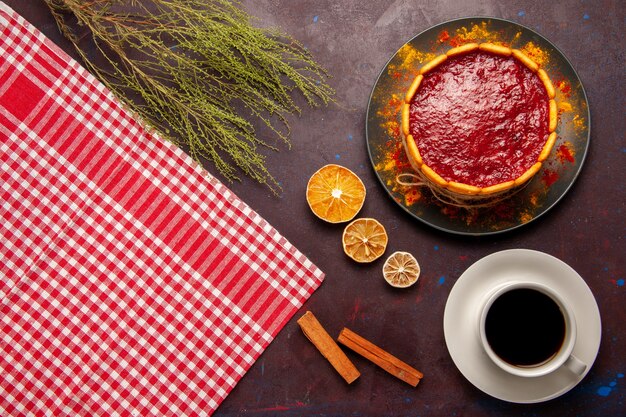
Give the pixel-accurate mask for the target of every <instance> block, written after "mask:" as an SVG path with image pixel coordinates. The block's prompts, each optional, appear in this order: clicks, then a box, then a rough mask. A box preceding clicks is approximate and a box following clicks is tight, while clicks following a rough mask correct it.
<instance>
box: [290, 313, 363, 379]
mask: <svg viewBox="0 0 626 417" xmlns="http://www.w3.org/2000/svg"><path fill="white" fill-rule="evenodd" d="M298 324H299V325H300V328H301V329H302V332H303V333H304V335H305V336H306V337H307V338H308V339H309V340H310V341H311V343H313V345H315V347H316V348H317V350H319V351H320V353H321V354H322V356H324V357H325V358H326V359H327V360H328V362H330V364H331V365H332V366H333V367H334V368H335V369H336V370H337V372H339V375H341V376H342V377H343V379H345V380H346V382H347V383H348V384H351V383H352V382H354V380H356V379H357V378H358V377H359V376H360V375H361V374H360V373H359V371H358V370H357V369H356V367H355V366H354V365H353V364H352V362H350V359H348V357H347V356H346V354H345V353H343V351H342V350H341V348H340V347H339V346H338V345H337V343H335V341H334V340H333V339H332V337H330V335H329V334H328V333H327V332H326V330H324V328H323V327H322V325H321V324H320V322H319V321H317V319H316V318H315V316H314V315H313V313H311V312H310V311H307V312H306V313H304V315H303V316H302V317H300V318H299V319H298Z"/></svg>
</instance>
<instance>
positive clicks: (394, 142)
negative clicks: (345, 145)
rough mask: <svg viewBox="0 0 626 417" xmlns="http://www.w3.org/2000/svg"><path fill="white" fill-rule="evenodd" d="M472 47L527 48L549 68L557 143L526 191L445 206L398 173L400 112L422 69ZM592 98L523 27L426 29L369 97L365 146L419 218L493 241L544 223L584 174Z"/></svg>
mask: <svg viewBox="0 0 626 417" xmlns="http://www.w3.org/2000/svg"><path fill="white" fill-rule="evenodd" d="M467 42H479V43H480V42H499V43H502V44H505V45H508V46H510V47H512V48H517V49H521V50H523V51H524V52H526V54H527V55H529V56H531V58H533V59H534V60H535V61H536V62H537V63H539V64H540V65H541V67H542V68H544V69H545V70H546V71H547V72H548V74H549V75H550V78H551V79H552V82H553V84H554V85H555V87H556V93H557V94H556V101H557V104H558V108H559V124H558V127H557V134H558V137H557V142H556V144H555V146H554V148H553V150H552V154H551V155H550V157H549V158H548V159H547V160H546V161H545V162H544V164H543V166H542V168H541V170H540V171H539V172H538V173H537V174H536V175H535V176H534V177H533V179H532V180H531V181H529V183H528V185H527V186H526V187H525V188H524V189H523V190H521V191H519V192H518V193H517V194H515V195H514V196H512V197H511V198H509V199H507V200H505V201H503V202H501V203H498V204H497V205H495V206H492V207H489V208H483V209H471V210H468V209H464V208H458V207H454V206H450V205H447V204H444V203H442V202H440V201H439V200H437V199H436V198H434V197H433V196H432V194H431V193H430V190H428V189H424V188H418V187H406V186H402V185H399V184H398V183H397V181H396V177H397V175H398V174H402V173H410V172H411V171H412V169H411V168H410V166H409V165H408V161H407V159H406V155H405V153H404V149H403V148H402V139H401V134H400V114H399V110H400V105H401V104H402V100H403V98H404V95H405V92H406V90H407V89H408V87H409V86H410V84H411V82H412V81H413V79H414V78H415V76H416V75H417V71H418V69H419V67H421V65H423V64H424V63H426V62H428V61H429V60H431V59H432V58H434V57H435V56H437V55H439V54H441V53H445V52H446V51H447V50H448V49H451V48H452V47H454V46H458V45H461V44H463V43H467ZM589 131H590V116H589V107H588V104H587V96H586V94H585V90H584V89H583V85H582V83H581V82H580V79H579V78H578V75H577V74H576V71H574V68H573V67H572V65H571V64H570V62H569V61H568V60H567V58H565V56H564V55H563V54H562V53H561V52H560V51H559V50H558V49H557V48H556V47H555V46H554V45H553V44H552V43H550V42H549V41H548V40H547V39H545V38H544V37H542V36H541V35H539V34H538V33H536V32H534V31H532V30H531V29H528V28H526V27H524V26H521V25H519V24H517V23H514V22H511V21H507V20H502V19H496V18H483V17H477V18H464V19H457V20H453V21H450V22H445V23H442V24H439V25H436V26H433V27H431V28H430V29H427V30H425V31H424V32H422V33H420V34H419V35H417V36H415V37H414V38H413V39H411V40H410V41H409V42H407V43H406V44H405V45H403V46H402V48H400V49H399V50H398V51H397V52H396V53H395V55H394V56H393V57H392V58H391V59H390V60H389V62H388V63H387V64H386V65H385V67H384V68H383V70H382V71H381V73H380V75H379V77H378V80H377V81H376V84H375V85H374V88H373V90H372V94H371V96H370V100H369V104H368V110H367V118H366V139H367V147H368V151H369V156H370V160H371V163H372V166H373V167H374V170H375V172H376V175H377V176H378V179H379V180H380V182H381V184H382V185H383V187H384V188H385V189H386V190H387V192H388V194H389V195H390V196H391V198H392V199H393V200H394V201H396V203H398V205H399V206H400V207H402V208H403V209H404V210H405V211H406V212H408V213H409V214H410V215H412V216H413V217H415V218H416V219H418V220H420V221H422V222H424V223H426V224H428V225H430V226H433V227H435V228H437V229H440V230H443V231H446V232H450V233H455V234H461V235H489V234H495V233H501V232H505V231H508V230H512V229H516V228H518V227H521V226H523V225H525V224H528V223H530V222H531V221H533V220H535V219H537V218H539V217H540V216H541V215H542V214H544V213H546V212H547V211H548V210H550V208H552V207H554V205H555V204H556V203H557V202H559V201H560V200H561V198H562V197H563V196H564V195H565V194H566V193H567V191H568V190H569V189H570V187H571V186H572V184H573V183H574V181H575V180H576V178H577V177H578V174H579V173H580V171H581V169H582V166H583V162H584V160H585V156H586V155H587V150H588V148H589Z"/></svg>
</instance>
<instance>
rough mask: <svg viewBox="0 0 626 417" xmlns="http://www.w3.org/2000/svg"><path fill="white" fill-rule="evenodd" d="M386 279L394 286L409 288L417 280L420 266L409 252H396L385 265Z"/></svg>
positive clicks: (384, 273)
mask: <svg viewBox="0 0 626 417" xmlns="http://www.w3.org/2000/svg"><path fill="white" fill-rule="evenodd" d="M383 276H384V277H385V281H387V282H388V283H389V285H391V286H392V287H396V288H407V287H410V286H411V285H413V284H415V283H416V282H417V279H418V278H419V276H420V266H419V264H418V263H417V260H415V258H414V257H413V255H411V254H410V253H408V252H394V253H392V254H391V256H389V258H387V260H386V261H385V264H384V265H383Z"/></svg>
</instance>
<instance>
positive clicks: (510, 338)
mask: <svg viewBox="0 0 626 417" xmlns="http://www.w3.org/2000/svg"><path fill="white" fill-rule="evenodd" d="M565 332H566V328H565V318H564V317H563V312H562V311H561V309H560V307H559V305H558V304H557V303H556V302H555V301H554V300H553V299H552V298H551V297H549V296H548V295H546V294H544V293H543V292H541V291H538V290H536V289H532V288H515V289H511V290H510V291H506V292H504V293H502V294H501V295H500V296H499V297H498V298H497V299H495V300H494V301H493V303H492V304H491V306H490V308H489V310H488V312H487V315H486V319H485V336H486V339H487V342H488V343H489V346H490V347H491V349H492V350H493V352H494V353H495V354H496V355H497V356H499V357H500V358H501V359H502V360H503V361H505V362H507V363H509V364H511V365H513V366H518V367H532V366H538V365H541V364H543V363H545V362H547V361H549V360H550V359H552V358H553V357H554V356H555V355H556V354H557V353H558V352H559V350H560V349H561V346H562V345H563V341H564V339H565Z"/></svg>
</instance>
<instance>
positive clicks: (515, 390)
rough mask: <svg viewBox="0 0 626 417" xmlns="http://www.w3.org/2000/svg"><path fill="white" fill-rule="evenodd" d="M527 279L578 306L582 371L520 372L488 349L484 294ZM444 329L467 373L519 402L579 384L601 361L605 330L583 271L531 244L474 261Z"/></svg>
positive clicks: (449, 306) (456, 290)
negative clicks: (483, 333)
mask: <svg viewBox="0 0 626 417" xmlns="http://www.w3.org/2000/svg"><path fill="white" fill-rule="evenodd" d="M522 279H523V280H527V281H532V282H537V283H540V284H544V285H548V286H551V287H552V288H554V289H555V290H556V291H558V292H559V294H560V295H561V296H562V297H563V298H564V299H565V301H566V302H567V303H568V304H569V305H570V306H571V307H572V308H573V309H574V315H575V317H576V329H577V334H578V337H577V338H576V344H575V346H574V350H573V352H572V354H573V355H574V356H576V357H577V358H579V359H580V360H581V361H583V362H584V363H585V364H587V368H586V369H585V371H584V372H583V373H582V374H581V375H575V374H574V373H572V372H571V371H569V370H567V369H565V367H562V368H560V369H558V370H557V371H554V372H552V373H551V374H548V375H545V376H541V377H534V378H531V377H521V376H514V375H511V374H509V373H507V372H505V371H503V370H502V369H500V368H499V367H498V366H496V365H495V364H494V363H493V362H492V361H491V360H490V359H489V357H488V356H487V354H486V353H485V351H484V350H483V348H482V346H481V344H480V336H479V334H478V324H477V322H478V314H479V308H480V306H481V304H482V302H483V301H484V300H485V298H484V297H485V296H486V295H487V294H488V293H489V292H490V291H491V290H492V289H493V288H495V287H496V286H498V285H500V284H502V283H504V282H506V281H509V280H522ZM443 328H444V334H445V338H446V345H447V346H448V351H449V352H450V356H452V360H453V361H454V363H455V365H456V366H457V368H458V369H459V371H461V373H462V374H463V375H464V376H465V378H467V379H468V380H469V381H470V382H471V383H472V384H474V385H475V386H476V387H477V388H478V389H480V390H482V391H484V392H485V393H487V394H489V395H491V396H492V397H495V398H499V399H501V400H504V401H510V402H514V403H537V402H541V401H547V400H550V399H552V398H555V397H558V396H560V395H562V394H564V393H566V392H567V391H569V390H570V389H572V388H574V387H575V386H576V385H577V384H578V383H579V382H580V381H581V380H582V379H583V378H584V377H585V375H586V374H587V372H589V369H590V368H591V365H592V364H593V362H594V361H595V359H596V355H597V354H598V349H599V348H600V336H601V332H602V326H601V323H600V311H599V310H598V305H597V304H596V300H595V298H594V296H593V294H592V293H591V290H590V289H589V287H588V286H587V284H586V283H585V281H584V280H583V279H582V278H581V276H580V275H578V273H576V271H574V270H573V269H572V268H571V267H570V266H569V265H567V264H566V263H564V262H563V261H561V260H559V259H557V258H555V257H553V256H551V255H547V254H545V253H543V252H537V251H533V250H527V249H511V250H505V251H502V252H496V253H494V254H491V255H489V256H486V257H484V258H482V259H480V260H479V261H477V262H476V263H474V264H473V265H472V266H470V267H469V268H468V269H467V270H466V271H465V272H464V273H463V274H462V275H461V276H460V277H459V279H458V280H457V282H456V283H455V285H454V287H453V288H452V291H451V292H450V295H449V296H448V301H447V303H446V309H445V312H444V318H443Z"/></svg>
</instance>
